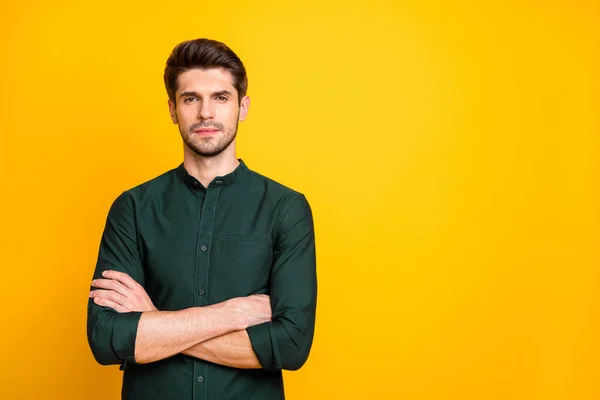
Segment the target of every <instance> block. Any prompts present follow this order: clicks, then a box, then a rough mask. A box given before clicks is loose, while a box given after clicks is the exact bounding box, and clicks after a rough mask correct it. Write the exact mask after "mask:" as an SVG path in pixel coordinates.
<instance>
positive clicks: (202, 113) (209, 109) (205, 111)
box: [198, 101, 215, 120]
mask: <svg viewBox="0 0 600 400" xmlns="http://www.w3.org/2000/svg"><path fill="white" fill-rule="evenodd" d="M199 104H200V107H199V110H198V119H200V120H204V119H212V118H214V116H215V110H214V107H213V106H212V104H211V102H210V101H202V102H199Z"/></svg>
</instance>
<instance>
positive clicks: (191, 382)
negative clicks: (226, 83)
mask: <svg viewBox="0 0 600 400" xmlns="http://www.w3.org/2000/svg"><path fill="white" fill-rule="evenodd" d="M107 269H112V270H117V271H122V272H125V273H127V274H129V275H130V276H131V277H132V278H133V279H135V280H136V281H137V282H139V283H140V284H141V285H142V286H143V287H144V288H145V289H146V291H147V292H148V294H149V296H150V298H151V299H152V301H153V302H154V305H155V306H156V307H157V308H158V309H159V310H165V311H166V310H181V309H184V308H189V307H202V306H207V305H211V304H215V303H219V302H222V301H225V300H227V299H231V298H233V297H240V296H248V295H251V294H256V293H266V294H269V295H270V296H271V307H272V312H273V318H272V321H271V322H267V323H263V324H260V325H255V326H252V327H250V328H248V329H247V332H248V335H249V337H250V341H251V343H252V347H253V349H254V351H255V353H256V356H257V358H258V360H259V362H260V364H261V365H262V369H237V368H230V367H225V366H221V365H217V364H212V363H209V362H206V361H203V360H200V359H197V358H194V357H190V356H186V355H184V354H177V355H175V356H173V357H170V358H167V359H164V360H161V361H157V362H153V363H149V364H136V362H135V359H134V354H135V353H134V347H135V338H136V333H137V326H138V322H139V319H140V316H141V313H140V312H130V313H121V314H120V313H117V312H116V311H114V310H112V309H110V308H107V307H101V306H98V305H96V304H95V303H94V302H93V301H92V300H90V301H89V302H88V324H87V325H88V328H87V329H88V341H89V344H90V347H91V349H92V352H93V354H94V357H95V358H96V360H97V361H98V362H99V363H100V364H105V365H107V364H120V365H121V369H122V370H124V375H123V390H122V398H123V399H129V400H152V399H161V400H165V399H174V400H200V399H209V400H211V399H212V400H226V399H244V400H251V399H257V400H270V399H283V398H284V393H283V380H282V374H281V370H282V369H287V370H295V369H298V368H300V367H301V366H302V365H303V364H304V362H305V361H306V359H307V357H308V353H309V351H310V347H311V344H312V339H313V332H314V324H315V308H316V291H317V281H316V270H315V241H314V229H313V220H312V214H311V210H310V207H309V205H308V202H307V201H306V198H305V197H304V196H303V195H302V194H300V193H298V192H295V191H293V190H291V189H289V188H286V187H285V186H282V185H281V184H278V183H277V182H275V181H273V180H270V179H268V178H266V177H264V176H262V175H259V174H257V173H256V172H253V171H251V170H249V169H248V168H247V167H246V165H245V164H244V162H243V161H241V160H240V165H239V166H238V167H237V168H236V170H235V171H233V172H232V173H231V174H228V175H226V176H222V177H217V178H215V179H214V180H213V181H212V182H211V183H210V185H208V187H207V188H204V187H203V186H202V184H201V183H200V182H199V181H198V180H196V179H195V178H194V177H192V176H191V175H189V174H188V173H187V171H186V170H185V168H184V167H183V164H181V165H180V166H179V167H177V168H175V169H173V170H171V171H169V172H166V173H165V174H163V175H161V176H159V177H157V178H155V179H153V180H151V181H149V182H146V183H144V184H142V185H140V186H137V187H135V188H133V189H131V190H128V191H126V192H124V193H122V194H121V195H120V196H119V197H118V198H117V199H116V200H115V202H114V203H113V205H112V207H111V209H110V211H109V214H108V218H107V222H106V227H105V230H104V233H103V235H102V241H101V244H100V251H99V256H98V263H97V265H96V270H95V272H94V279H97V278H101V273H102V271H104V270H107Z"/></svg>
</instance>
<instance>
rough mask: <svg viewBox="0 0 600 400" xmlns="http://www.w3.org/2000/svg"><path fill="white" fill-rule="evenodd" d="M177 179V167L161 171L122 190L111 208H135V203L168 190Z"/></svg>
mask: <svg viewBox="0 0 600 400" xmlns="http://www.w3.org/2000/svg"><path fill="white" fill-rule="evenodd" d="M176 179H179V177H178V176H177V168H173V169H171V170H169V171H166V172H164V173H162V174H161V175H159V176H157V177H155V178H152V179H149V180H147V181H145V182H142V183H140V184H139V185H136V186H134V187H132V188H130V189H127V190H124V191H123V192H122V193H121V194H120V195H119V196H118V197H117V198H116V199H115V201H114V203H113V208H114V207H117V208H128V209H135V208H136V205H138V204H140V203H146V202H147V201H152V200H153V199H154V198H156V197H157V195H160V193H163V192H164V191H165V190H168V189H169V187H170V186H172V185H173V183H174V182H175V181H176Z"/></svg>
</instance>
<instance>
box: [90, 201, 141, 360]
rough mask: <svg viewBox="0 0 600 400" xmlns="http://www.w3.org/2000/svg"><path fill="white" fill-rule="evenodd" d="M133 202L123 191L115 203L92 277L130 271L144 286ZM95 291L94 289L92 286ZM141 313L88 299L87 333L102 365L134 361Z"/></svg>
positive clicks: (129, 273)
mask: <svg viewBox="0 0 600 400" xmlns="http://www.w3.org/2000/svg"><path fill="white" fill-rule="evenodd" d="M136 236H137V235H136V224H135V214H134V203H133V199H132V198H131V195H130V194H128V193H127V192H124V193H122V194H121V195H120V196H119V197H118V198H117V199H116V200H115V201H114V203H113V204H112V206H111V208H110V211H109V213H108V217H107V220H106V226H105V228H104V232H103V234H102V240H101V242H100V250H99V253H98V262H97V264H96V269H95V271H94V277H93V279H98V278H102V272H103V271H105V270H108V269H110V270H115V271H120V272H124V273H126V274H128V275H129V276H131V277H132V278H133V279H134V280H136V281H137V282H138V283H140V284H141V285H142V286H143V285H144V273H143V267H142V261H141V257H140V252H139V250H138V246H137V240H136ZM90 289H91V290H94V288H90ZM141 315H142V313H141V312H128V313H118V312H116V311H114V310H113V309H111V308H109V307H102V306H99V305H97V304H96V303H94V301H93V300H92V299H88V317H87V336H88V343H89V345H90V348H91V350H92V353H93V355H94V358H95V359H96V361H97V362H98V363H100V364H102V365H110V364H121V366H122V368H124V367H125V365H126V363H127V362H135V359H134V354H135V339H136V334H137V327H138V323H139V320H140V317H141Z"/></svg>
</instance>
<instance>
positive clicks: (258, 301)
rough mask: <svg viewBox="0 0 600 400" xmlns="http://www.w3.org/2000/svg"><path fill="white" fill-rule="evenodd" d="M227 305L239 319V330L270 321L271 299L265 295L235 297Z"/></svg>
mask: <svg viewBox="0 0 600 400" xmlns="http://www.w3.org/2000/svg"><path fill="white" fill-rule="evenodd" d="M227 303H228V305H229V306H230V307H231V308H232V309H233V311H234V313H235V314H236V318H238V319H239V321H240V329H246V328H247V327H249V326H253V325H258V324H262V323H263V322H269V321H271V318H272V313H271V298H270V297H269V296H267V295H266V294H253V295H251V296H248V297H236V298H233V299H231V300H228V301H227Z"/></svg>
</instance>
